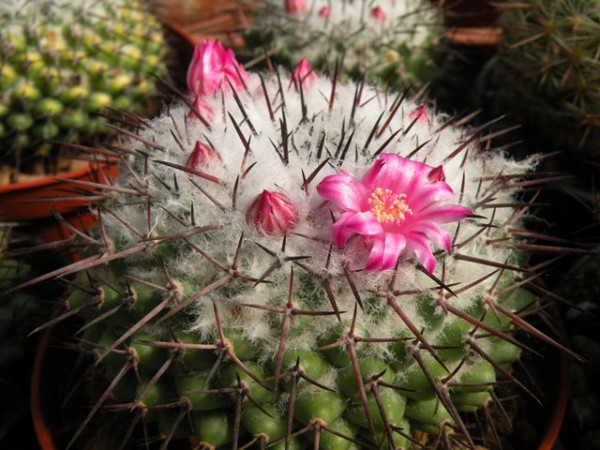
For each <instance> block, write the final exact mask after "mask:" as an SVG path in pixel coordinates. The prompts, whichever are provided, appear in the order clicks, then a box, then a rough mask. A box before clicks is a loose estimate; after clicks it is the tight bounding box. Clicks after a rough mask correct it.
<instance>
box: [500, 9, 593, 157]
mask: <svg viewBox="0 0 600 450" xmlns="http://www.w3.org/2000/svg"><path fill="white" fill-rule="evenodd" d="M504 8H506V10H505V11H504V12H503V13H502V16H501V24H502V39H501V42H500V48H499V64H498V67H497V73H496V77H497V86H496V89H495V96H496V102H497V103H498V105H500V107H501V108H503V109H505V110H506V109H508V110H509V111H512V112H515V113H516V114H517V118H518V119H519V120H521V121H522V122H523V123H524V124H525V125H526V126H527V132H528V134H529V135H531V136H532V137H534V138H537V139H538V140H539V141H538V142H541V144H542V145H543V148H549V149H551V150H561V151H565V150H569V151H568V152H567V154H568V157H567V158H565V162H566V163H567V164H569V163H572V161H573V159H574V157H576V158H578V159H579V160H583V161H584V162H585V161H586V160H587V161H588V162H589V161H590V160H592V161H595V162H596V163H597V162H598V157H599V156H600V116H599V115H598V112H599V111H600V57H599V54H598V48H600V5H599V4H598V2H596V1H593V0H568V1H557V0H526V1H524V2H522V1H519V2H515V4H514V5H512V4H511V2H507V3H506V5H504Z"/></svg>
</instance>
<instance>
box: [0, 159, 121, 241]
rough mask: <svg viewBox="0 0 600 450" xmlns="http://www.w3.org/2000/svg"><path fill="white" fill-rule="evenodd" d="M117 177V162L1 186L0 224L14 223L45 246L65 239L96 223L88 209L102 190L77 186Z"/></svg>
mask: <svg viewBox="0 0 600 450" xmlns="http://www.w3.org/2000/svg"><path fill="white" fill-rule="evenodd" d="M118 175H119V172H118V169H117V163H116V161H108V162H102V163H86V164H83V165H80V167H78V168H76V169H73V170H71V171H69V172H64V173H61V174H59V175H57V176H56V177H50V176H49V177H39V178H35V179H32V180H29V181H24V182H20V183H14V184H8V185H5V186H0V222H16V223H17V224H18V225H20V226H22V228H23V229H24V231H26V232H27V233H28V234H30V235H32V236H36V237H38V238H39V239H41V240H42V241H44V242H53V241H56V240H60V239H66V238H68V237H69V236H71V234H72V233H71V231H70V227H75V228H77V229H85V228H88V227H90V226H92V225H93V224H94V223H95V221H96V220H95V216H94V215H93V214H92V213H91V212H90V211H89V206H90V204H91V203H93V202H94V201H96V200H98V199H99V196H98V195H97V196H95V195H94V194H95V193H96V194H101V190H100V189H99V188H98V187H95V186H92V185H87V186H86V185H84V184H81V183H79V182H90V183H97V184H105V183H107V182H112V181H114V180H115V179H116V178H117V177H118ZM56 214H59V215H60V216H61V217H62V220H57V216H56Z"/></svg>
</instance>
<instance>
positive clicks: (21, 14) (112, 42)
mask: <svg viewBox="0 0 600 450" xmlns="http://www.w3.org/2000/svg"><path fill="white" fill-rule="evenodd" d="M0 42H2V44H0V45H1V49H2V60H1V61H0V155H1V156H2V157H3V158H4V159H5V160H6V161H11V162H12V163H11V165H12V166H16V167H17V168H19V169H22V170H28V169H31V167H32V165H33V164H34V163H35V162H36V161H39V160H40V159H41V160H44V158H45V157H46V158H45V159H46V160H48V158H47V155H48V154H50V155H51V156H52V158H51V159H50V160H51V161H52V162H54V163H55V158H56V156H57V153H58V152H59V149H60V148H61V146H60V144H59V143H60V142H68V143H73V142H77V143H91V142H93V140H94V138H96V137H98V136H99V135H101V134H107V133H108V132H109V131H110V128H108V125H107V116H108V117H113V118H115V117H116V116H117V115H118V114H119V113H121V112H125V111H130V112H137V113H139V112H142V110H143V109H144V107H147V106H148V105H150V102H149V100H150V99H151V98H152V96H153V95H154V94H155V93H156V78H155V76H158V77H160V76H164V75H165V65H164V58H165V44H164V42H163V38H162V31H161V29H160V26H159V24H158V23H157V21H156V20H155V19H154V18H153V17H152V16H151V15H150V14H149V13H148V12H146V11H145V10H144V8H143V7H142V6H141V5H140V4H139V2H137V1H133V0H132V1H130V0H101V1H85V0H76V1H48V0H43V1H38V2H31V1H29V2H27V1H22V0H2V1H0ZM63 151H64V149H63Z"/></svg>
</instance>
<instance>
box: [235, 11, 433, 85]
mask: <svg viewBox="0 0 600 450" xmlns="http://www.w3.org/2000/svg"><path fill="white" fill-rule="evenodd" d="M257 5H258V6H255V11H254V14H253V21H252V23H251V25H249V30H248V33H247V38H246V41H247V46H248V47H250V48H254V49H255V53H254V56H258V57H260V56H261V55H263V54H264V53H265V51H266V52H267V54H268V55H269V57H270V58H272V59H274V60H275V61H277V62H278V63H281V64H287V65H289V64H290V63H292V62H293V63H296V62H297V61H299V60H300V58H302V57H305V58H307V59H308V62H309V63H310V64H311V65H312V66H313V67H315V68H316V69H319V70H321V69H323V68H329V70H330V71H333V70H334V68H335V67H336V65H337V64H338V62H339V63H341V66H340V71H341V74H342V75H343V76H350V77H351V78H353V79H359V78H360V77H361V76H363V75H364V74H365V73H366V74H367V77H368V79H369V81H379V82H383V83H384V84H385V85H387V86H392V87H395V88H399V87H401V88H405V87H406V86H408V85H415V86H422V85H423V84H424V83H425V82H427V81H429V80H430V78H431V77H432V76H433V62H432V51H433V50H432V49H433V48H436V42H437V41H438V39H439V38H440V36H441V30H442V25H441V15H440V12H439V11H438V10H436V9H435V8H434V7H433V6H432V5H431V3H430V2H428V1H422V0H394V1H392V2H372V1H366V0H356V1H353V0H340V1H334V2H332V1H328V0H316V1H310V0H308V1H304V0H301V1H289V0H288V1H284V0H267V1H265V2H260V3H258V4H257Z"/></svg>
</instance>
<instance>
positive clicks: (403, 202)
mask: <svg viewBox="0 0 600 450" xmlns="http://www.w3.org/2000/svg"><path fill="white" fill-rule="evenodd" d="M443 177H444V172H443V170H442V168H441V167H436V168H433V167H431V166H428V165H427V164H423V163H420V162H416V161H411V160H409V159H406V158H402V157H401V156H397V155H392V154H383V155H381V157H380V158H379V159H378V160H377V161H375V163H374V164H373V166H372V167H371V168H370V169H369V170H368V171H367V172H366V173H365V175H364V176H363V178H362V180H361V181H357V180H356V179H355V178H354V177H353V176H352V175H350V174H349V173H346V172H341V173H339V174H337V175H330V176H328V177H325V178H324V179H323V181H321V183H319V185H318V186H317V191H318V192H319V194H320V195H321V196H322V197H324V198H326V199H327V200H329V201H331V202H332V203H333V204H334V205H336V206H337V207H338V208H340V209H341V210H342V211H343V214H342V215H341V217H340V218H339V219H338V220H337V221H336V222H335V224H334V225H333V238H334V241H335V243H336V244H337V246H338V247H343V246H344V245H345V244H346V242H347V241H348V239H350V237H351V236H352V235H354V234H358V235H361V236H363V237H364V238H365V239H367V240H368V241H367V242H370V243H371V244H372V247H371V250H370V253H369V257H368V260H367V265H366V269H368V270H375V269H380V270H387V269H392V268H394V267H395V265H396V262H397V261H398V258H399V257H400V254H401V253H402V252H407V253H408V255H409V256H414V257H415V258H416V259H417V261H419V262H420V263H421V264H422V265H423V266H424V267H425V269H426V270H427V271H428V272H429V273H432V272H433V271H434V269H435V265H436V260H435V257H434V256H433V252H432V250H431V242H430V241H433V242H434V243H435V244H436V245H437V246H438V247H441V248H443V249H444V250H446V251H447V252H450V251H451V250H452V238H451V237H450V235H449V234H448V232H446V231H444V230H443V229H442V228H440V226H439V225H438V224H442V223H449V222H457V221H459V220H462V219H463V218H465V217H466V216H468V215H469V214H471V211H470V210H469V209H468V208H465V207H463V206H460V205H452V204H448V203H447V202H446V201H447V200H449V199H450V198H452V197H453V195H454V193H453V192H452V189H451V188H450V186H449V185H448V184H447V183H446V182H445V181H443Z"/></svg>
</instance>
